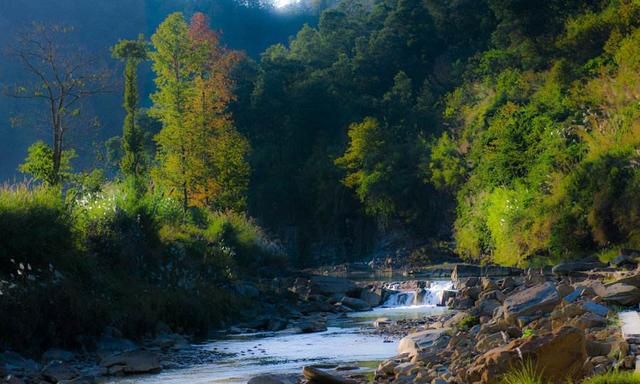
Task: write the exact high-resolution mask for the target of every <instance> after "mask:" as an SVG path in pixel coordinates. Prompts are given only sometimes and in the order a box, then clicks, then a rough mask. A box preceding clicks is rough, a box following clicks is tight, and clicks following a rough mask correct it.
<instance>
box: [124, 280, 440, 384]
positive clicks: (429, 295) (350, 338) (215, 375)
mask: <svg viewBox="0 0 640 384" xmlns="http://www.w3.org/2000/svg"><path fill="white" fill-rule="evenodd" d="M450 288H451V284H450V283H449V282H436V283H435V284H432V286H431V288H429V289H426V290H423V291H422V292H413V291H398V292H396V293H394V294H393V295H392V296H390V297H389V298H388V299H387V300H386V301H385V303H384V304H383V305H382V306H380V307H376V308H374V309H373V310H371V311H368V312H354V313H350V314H349V316H348V317H346V318H337V319H334V320H331V321H330V322H329V323H328V329H327V331H325V332H319V333H311V334H287V333H286V332H276V333H274V332H269V333H254V334H243V335H235V336H230V337H228V338H226V339H222V340H215V341H211V342H208V343H204V344H199V345H195V346H194V348H195V350H196V351H197V350H201V351H205V352H206V351H215V352H219V353H221V354H222V357H220V358H219V359H215V360H214V361H211V362H207V363H203V364H199V365H193V366H189V367H186V368H180V369H166V370H164V371H163V372H161V373H159V374H156V375H149V376H138V377H133V378H126V379H120V380H116V381H113V382H112V383H118V384H133V383H136V384H137V383H141V384H187V383H191V384H199V383H228V384H235V383H246V382H247V381H248V380H249V379H250V378H251V377H254V376H257V375H259V374H263V373H277V374H288V373H300V372H301V369H302V367H303V366H305V365H310V364H344V365H350V366H357V367H359V369H358V370H357V371H354V372H358V373H367V372H371V371H373V369H374V368H375V366H377V362H379V361H381V360H384V359H387V358H389V357H392V356H393V355H395V354H396V349H397V345H398V342H399V340H397V339H393V338H388V337H384V336H380V335H376V334H373V333H372V332H371V330H370V329H369V330H367V327H371V324H372V322H373V320H375V319H377V318H380V317H386V318H389V319H403V318H421V317H424V316H428V315H431V314H435V313H439V312H442V311H444V310H445V308H443V307H438V306H436V305H435V303H437V302H438V299H439V298H440V299H441V295H442V291H443V290H445V289H450Z"/></svg>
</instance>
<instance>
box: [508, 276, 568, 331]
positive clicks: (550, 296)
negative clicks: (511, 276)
mask: <svg viewBox="0 0 640 384" xmlns="http://www.w3.org/2000/svg"><path fill="white" fill-rule="evenodd" d="M558 303H560V295H559V294H558V291H557V290H556V287H555V285H554V284H553V283H551V282H546V283H543V284H539V285H536V286H533V287H531V288H528V289H525V290H523V291H520V292H517V293H514V294H513V295H511V296H509V297H507V298H506V299H505V300H504V304H503V307H502V308H503V313H504V317H505V319H507V320H508V321H511V322H513V321H515V320H516V319H517V318H518V317H523V316H528V315H531V314H534V313H536V312H538V311H542V312H547V311H551V310H552V309H553V308H555V306H556V305H558Z"/></svg>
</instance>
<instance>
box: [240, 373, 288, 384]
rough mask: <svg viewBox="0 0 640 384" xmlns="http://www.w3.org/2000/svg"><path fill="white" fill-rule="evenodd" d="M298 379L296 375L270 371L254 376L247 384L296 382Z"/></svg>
mask: <svg viewBox="0 0 640 384" xmlns="http://www.w3.org/2000/svg"><path fill="white" fill-rule="evenodd" d="M297 381H298V380H297V377H296V376H295V375H274V374H269V373H268V374H264V375H260V376H256V377H254V378H252V379H251V380H249V381H248V382H247V384H296V382H297Z"/></svg>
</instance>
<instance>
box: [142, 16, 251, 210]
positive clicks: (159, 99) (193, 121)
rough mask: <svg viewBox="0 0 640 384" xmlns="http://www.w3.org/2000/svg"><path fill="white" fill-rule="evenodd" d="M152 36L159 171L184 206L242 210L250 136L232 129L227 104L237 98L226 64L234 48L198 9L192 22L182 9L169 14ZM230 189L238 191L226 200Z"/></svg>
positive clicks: (229, 64) (234, 56) (233, 59)
mask: <svg viewBox="0 0 640 384" xmlns="http://www.w3.org/2000/svg"><path fill="white" fill-rule="evenodd" d="M152 42H153V45H154V47H155V49H156V51H155V52H153V53H152V54H151V58H152V60H153V61H154V64H153V68H154V70H155V72H156V75H157V79H156V84H157V86H158V92H156V94H154V95H153V96H152V99H153V101H154V109H153V111H154V113H155V114H156V116H157V117H159V118H160V120H161V121H162V123H163V129H162V130H161V132H160V133H159V134H158V135H157V136H156V141H157V143H158V147H159V151H158V160H159V168H158V170H157V172H156V176H157V178H158V179H159V181H160V182H161V183H162V184H164V185H166V186H167V187H168V188H169V190H172V191H179V192H180V193H181V198H182V200H183V205H184V207H185V208H187V207H189V206H190V205H197V206H212V207H215V208H233V209H243V208H244V205H245V202H244V201H245V200H244V195H245V193H246V188H247V185H248V176H249V168H248V165H247V164H246V160H245V157H246V155H247V152H248V143H247V142H246V140H245V139H244V138H243V137H242V136H241V135H239V134H238V133H237V131H236V130H235V129H234V128H233V125H232V119H231V115H230V114H229V112H228V111H227V106H228V105H229V102H230V101H231V100H233V97H234V96H233V92H232V87H233V82H232V79H231V76H230V71H231V69H232V68H233V66H234V65H235V63H236V62H237V61H238V59H239V55H238V53H236V52H233V51H228V50H226V49H224V48H223V47H221V46H220V43H219V37H218V34H217V33H215V32H214V31H212V30H211V28H210V27H209V26H208V20H207V18H206V17H205V16H204V15H203V14H201V13H196V14H195V15H194V16H193V19H192V21H191V24H190V25H187V23H186V21H185V20H184V17H183V16H182V14H180V13H175V14H172V15H170V16H169V17H168V18H167V19H166V20H165V21H164V22H163V23H162V24H161V25H160V27H159V28H158V31H157V32H156V34H154V36H153V37H152ZM231 166H233V169H228V167H231ZM229 172H232V173H233V177H229ZM223 196H224V197H223ZM229 196H238V197H237V198H236V199H235V200H234V201H230V199H229Z"/></svg>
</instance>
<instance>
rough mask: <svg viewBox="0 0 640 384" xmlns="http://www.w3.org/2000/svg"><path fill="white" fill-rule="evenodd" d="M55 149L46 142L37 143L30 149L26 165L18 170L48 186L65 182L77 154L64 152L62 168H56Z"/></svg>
mask: <svg viewBox="0 0 640 384" xmlns="http://www.w3.org/2000/svg"><path fill="white" fill-rule="evenodd" d="M53 153H54V151H53V149H51V147H50V146H49V145H47V144H46V143H45V142H44V141H36V142H35V143H33V144H32V145H31V146H30V147H29V149H28V155H27V158H26V159H25V161H24V163H22V164H20V167H19V168H18V169H19V170H20V172H22V173H26V174H29V175H31V176H32V177H33V179H34V180H36V181H41V182H43V183H45V184H47V185H55V184H57V183H58V182H60V181H63V180H65V179H66V178H67V177H68V176H69V174H70V172H71V159H73V158H74V157H75V156H76V154H75V152H74V151H72V150H67V151H63V152H62V157H61V161H60V167H59V168H58V170H55V168H54V165H53V164H54V162H53Z"/></svg>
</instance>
